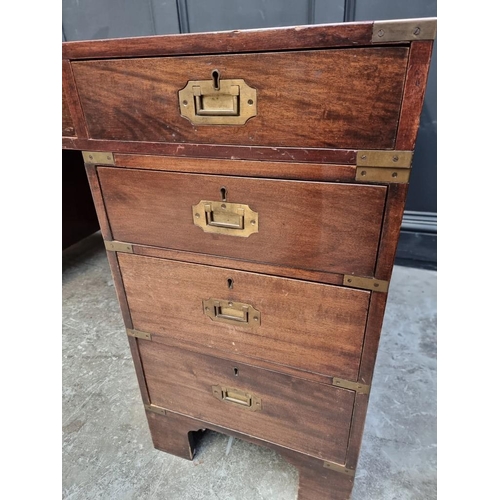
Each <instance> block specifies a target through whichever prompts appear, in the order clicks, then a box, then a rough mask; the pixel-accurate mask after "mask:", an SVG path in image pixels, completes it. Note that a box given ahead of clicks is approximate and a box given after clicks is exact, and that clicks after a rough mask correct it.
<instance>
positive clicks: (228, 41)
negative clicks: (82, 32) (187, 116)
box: [62, 21, 373, 59]
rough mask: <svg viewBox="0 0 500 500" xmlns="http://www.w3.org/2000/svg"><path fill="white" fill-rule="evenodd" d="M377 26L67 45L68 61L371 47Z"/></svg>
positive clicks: (342, 25)
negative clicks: (358, 46) (374, 28)
mask: <svg viewBox="0 0 500 500" xmlns="http://www.w3.org/2000/svg"><path fill="white" fill-rule="evenodd" d="M372 27H373V22H372V21H368V22H358V23H339V24H333V25H323V26H318V25H316V26H293V27H284V28H265V29H255V30H233V31H223V32H217V33H189V34H182V35H167V36H148V37H135V38H124V39H108V40H92V41H78V42H65V43H63V44H62V55H63V58H66V59H96V58H97V59H102V58H108V57H141V56H165V55H174V54H177V55H182V54H212V53H216V52H217V53H231V52H242V53H244V52H258V51H273V50H293V49H308V48H330V47H349V46H356V45H369V44H370V43H371V39H372Z"/></svg>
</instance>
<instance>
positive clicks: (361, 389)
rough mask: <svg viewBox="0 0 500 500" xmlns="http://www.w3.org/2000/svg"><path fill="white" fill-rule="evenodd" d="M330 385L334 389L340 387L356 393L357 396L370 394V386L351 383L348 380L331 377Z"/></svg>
mask: <svg viewBox="0 0 500 500" xmlns="http://www.w3.org/2000/svg"><path fill="white" fill-rule="evenodd" d="M332 385H334V386H335V387H340V388H342V389H348V390H350V391H356V392H357V393H358V394H370V386H369V385H366V384H361V383H360V382H351V381H350V380H344V379H341V378H338V377H333V379H332Z"/></svg>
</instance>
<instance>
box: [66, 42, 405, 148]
mask: <svg viewBox="0 0 500 500" xmlns="http://www.w3.org/2000/svg"><path fill="white" fill-rule="evenodd" d="M407 57H408V49H407V48H404V47H393V48H391V47H388V48H379V47H374V48H355V49H349V50H342V49H340V50H321V51H304V52H282V53H262V54H239V55H218V56H197V57H175V58H168V57H167V58H147V59H113V60H103V61H83V62H75V63H72V68H73V72H74V75H75V79H76V83H77V87H78V92H79V95H80V100H81V103H82V107H83V112H84V114H85V118H86V121H87V126H88V130H89V134H90V137H92V138H93V139H107V140H120V141H154V142H173V143H179V144H182V143H184V142H187V143H193V142H196V143H201V144H241V145H262V146H277V147H278V146H281V147H283V146H292V147H297V146H301V147H309V148H325V147H328V148H339V149H343V148H345V149H349V148H354V147H356V148H360V149H389V148H393V147H394V144H395V138H396V131H397V126H398V119H399V110H400V105H401V98H402V93H403V84H404V79H405V72H406V64H407ZM214 68H218V69H219V71H220V73H221V75H222V78H223V79H227V78H243V79H244V80H245V82H246V83H247V84H248V85H250V86H251V87H253V88H256V89H257V109H258V114H257V116H255V117H254V118H252V119H250V120H249V121H248V122H247V123H246V124H245V125H242V126H223V125H217V126H194V125H192V124H191V122H190V121H189V120H187V119H185V118H183V117H182V116H181V115H180V112H179V100H178V91H179V90H181V89H182V88H184V87H185V86H186V82H187V81H188V80H207V79H208V80H209V79H210V78H211V76H210V75H211V72H212V70H213V69H214ZM339 68H342V71H339ZM298 114H299V115H300V120H297V115H298Z"/></svg>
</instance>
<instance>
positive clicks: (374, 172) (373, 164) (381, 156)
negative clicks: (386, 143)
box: [356, 150, 413, 184]
mask: <svg viewBox="0 0 500 500" xmlns="http://www.w3.org/2000/svg"><path fill="white" fill-rule="evenodd" d="M412 159H413V151H382V150H362V151H358V152H357V153H356V180H357V181H362V182H390V183H396V184H406V183H408V181H409V180H410V172H411V162H412Z"/></svg>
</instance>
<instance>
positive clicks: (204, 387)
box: [139, 341, 354, 463]
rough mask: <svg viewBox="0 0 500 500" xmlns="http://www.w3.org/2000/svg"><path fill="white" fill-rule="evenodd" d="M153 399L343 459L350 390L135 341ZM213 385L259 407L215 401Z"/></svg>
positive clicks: (253, 433) (287, 444)
mask: <svg viewBox="0 0 500 500" xmlns="http://www.w3.org/2000/svg"><path fill="white" fill-rule="evenodd" d="M139 349H140V352H141V356H142V359H143V363H144V372H145V374H146V380H147V383H148V387H149V393H150V395H151V402H152V404H154V405H157V406H161V407H163V408H166V409H168V410H172V411H175V412H178V413H182V414H185V415H189V416H192V417H194V418H198V419H201V420H204V421H206V422H216V423H217V425H220V426H222V427H227V428H229V429H233V430H235V431H238V432H241V433H244V434H248V435H250V436H255V437H259V438H260V439H263V440H264V441H270V442H272V443H275V444H277V445H281V446H285V447H287V448H290V449H293V450H296V451H300V452H304V453H307V454H309V455H312V456H314V457H317V458H321V459H324V460H330V461H335V462H338V463H344V460H345V456H346V449H347V439H348V435H349V428H350V422H351V416H352V410H353V404H354V393H353V392H352V391H346V390H343V389H338V388H335V387H328V386H325V385H321V384H314V383H311V382H308V381H305V380H300V379H294V378H292V377H289V376H288V375H282V374H279V373H275V372H269V371H267V370H262V369H260V368H255V367H253V366H249V365H243V364H240V365H238V368H239V372H238V376H237V377H236V376H235V375H234V363H233V362H230V361H224V360H221V359H214V358H212V357H210V356H204V355H200V354H195V353H191V352H188V351H182V350H180V349H176V348H173V347H167V346H164V345H161V346H160V345H159V344H156V343H154V342H150V341H139ZM212 385H221V386H225V387H232V388H236V389H240V390H243V391H247V392H249V393H252V394H255V395H256V396H258V397H260V398H262V410H261V411H255V412H254V411H249V410H248V409H245V408H242V407H239V406H238V405H236V404H231V403H227V402H223V401H219V400H218V399H216V398H215V397H214V396H213V395H212Z"/></svg>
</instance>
